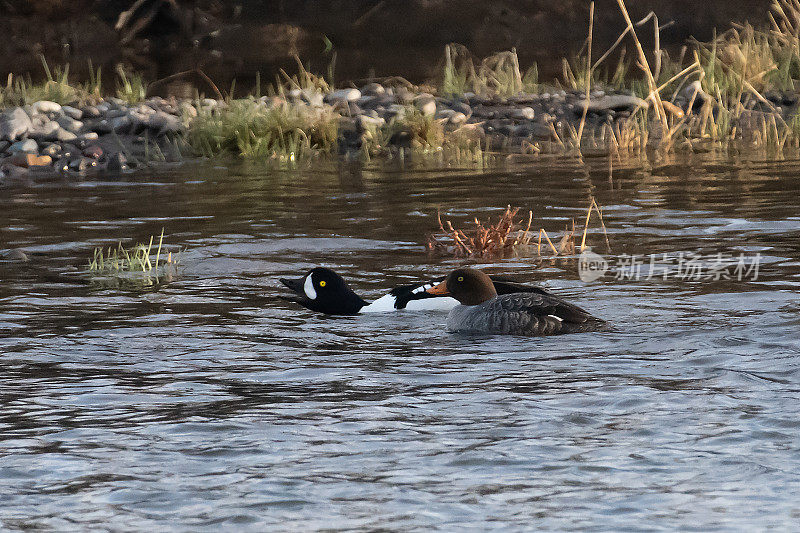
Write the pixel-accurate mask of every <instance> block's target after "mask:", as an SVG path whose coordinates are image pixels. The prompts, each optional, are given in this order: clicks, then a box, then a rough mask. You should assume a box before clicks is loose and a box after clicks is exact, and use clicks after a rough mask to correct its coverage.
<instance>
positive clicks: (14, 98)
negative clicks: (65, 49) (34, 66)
mask: <svg viewBox="0 0 800 533" xmlns="http://www.w3.org/2000/svg"><path fill="white" fill-rule="evenodd" d="M39 57H40V60H41V62H42V68H43V70H44V74H45V80H44V81H43V82H41V83H35V82H34V81H33V80H32V78H31V77H30V75H28V76H15V75H13V74H9V75H8V78H7V80H6V85H5V86H4V87H0V107H8V106H21V105H26V104H32V103H34V102H39V101H41V100H49V101H51V102H56V103H57V104H61V105H66V104H71V103H75V102H86V101H93V100H97V99H99V98H100V97H101V94H102V83H101V80H102V76H101V70H100V68H98V69H97V70H95V69H94V68H93V66H92V63H91V62H89V80H88V81H87V82H86V83H83V84H73V83H71V82H70V80H69V72H70V71H69V64H67V65H65V66H64V67H59V66H56V67H53V68H50V66H49V65H48V64H47V61H46V60H45V58H44V56H39Z"/></svg>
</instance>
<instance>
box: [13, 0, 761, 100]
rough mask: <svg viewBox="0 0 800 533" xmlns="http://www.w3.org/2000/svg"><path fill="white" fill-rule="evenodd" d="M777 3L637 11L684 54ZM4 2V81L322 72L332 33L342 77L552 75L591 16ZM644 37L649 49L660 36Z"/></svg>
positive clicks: (244, 78)
mask: <svg viewBox="0 0 800 533" xmlns="http://www.w3.org/2000/svg"><path fill="white" fill-rule="evenodd" d="M769 5H770V2H769V1H768V0H740V1H736V2H728V1H724V0H710V1H709V2H705V3H704V4H703V6H702V9H691V10H689V9H686V3H685V2H681V1H678V0H671V1H666V2H656V1H642V2H635V3H634V2H631V5H630V6H628V7H629V8H630V10H631V16H632V17H633V18H634V19H636V18H638V17H642V16H644V15H645V14H646V13H647V12H649V11H651V10H655V11H656V12H657V15H658V16H659V20H660V22H661V23H666V22H668V21H674V23H673V24H672V25H670V26H669V27H667V28H665V29H664V30H663V31H662V34H661V45H662V46H663V47H665V48H667V49H672V50H676V49H677V48H678V47H680V46H681V45H682V44H684V43H685V42H686V39H687V38H689V37H691V36H694V37H696V38H698V39H701V40H707V39H710V38H711V36H712V32H713V28H715V27H719V28H727V27H729V26H730V23H731V21H743V20H745V19H747V20H749V21H750V22H751V23H753V24H756V25H760V24H762V23H766V14H767V11H768V8H769ZM132 6H136V9H133V10H131V7H132ZM0 8H2V10H3V11H4V13H3V16H0V31H2V32H3V35H4V36H6V38H5V39H3V42H2V43H0V74H2V76H3V79H5V76H6V74H7V73H9V72H14V73H18V74H25V73H30V74H31V75H32V76H34V77H41V76H43V72H42V68H41V62H40V58H39V56H40V54H43V55H44V57H45V58H46V59H47V61H48V62H49V63H50V64H53V65H57V64H65V63H69V64H70V66H71V69H72V72H73V73H74V74H75V75H76V77H77V78H78V79H80V78H82V77H85V76H86V75H87V74H88V68H87V64H88V60H91V61H92V64H93V65H94V66H95V67H98V66H100V67H103V68H104V71H105V72H106V74H107V76H108V77H111V78H113V74H111V73H113V72H114V68H115V66H116V65H117V64H119V63H121V64H123V65H125V66H126V67H128V68H131V69H135V70H137V71H140V72H143V73H144V74H145V77H146V79H148V80H149V81H153V80H155V79H159V78H163V77H165V76H167V75H170V74H173V73H176V72H181V71H185V70H189V69H193V68H198V67H199V68H201V69H202V70H203V71H204V72H206V73H208V74H209V75H210V76H211V77H212V78H213V79H214V80H216V81H217V82H218V84H219V85H220V86H224V87H228V86H229V85H230V81H231V80H232V79H234V78H238V79H239V80H240V86H243V85H244V84H246V83H247V82H248V80H252V78H253V76H254V73H255V72H257V71H260V72H262V74H263V76H264V79H272V78H273V76H274V75H275V74H276V73H277V69H278V68H285V69H288V70H290V71H292V70H295V68H296V65H295V63H294V61H293V55H295V54H297V55H299V56H300V57H302V58H303V60H304V61H305V62H307V63H308V66H309V67H310V68H311V69H313V70H316V71H324V70H325V69H326V68H327V66H328V64H329V63H330V61H331V58H332V55H331V51H332V50H330V49H328V50H326V44H325V38H328V39H329V40H330V42H331V44H332V46H333V50H334V51H335V52H336V64H335V74H336V78H337V80H339V81H345V80H360V79H365V78H368V77H370V76H373V75H375V76H390V75H403V76H405V77H407V78H408V79H409V80H411V81H412V82H415V83H418V82H422V81H425V80H427V79H430V78H433V77H435V76H436V75H438V73H439V68H438V67H439V66H440V62H441V59H442V49H443V47H444V45H445V44H447V43H450V42H458V43H461V44H464V45H466V46H467V47H468V48H469V49H470V50H471V51H472V52H473V53H474V54H475V55H476V56H478V57H484V56H487V55H490V54H492V53H494V52H497V51H499V50H508V49H511V48H516V49H517V51H518V53H519V56H520V60H521V61H522V63H523V64H525V65H527V64H531V63H532V62H534V61H536V62H538V64H539V67H540V73H541V76H542V78H543V79H551V78H553V77H555V76H557V75H559V74H560V69H561V65H560V60H561V58H562V57H564V56H569V55H570V54H572V53H575V52H577V51H578V49H579V48H580V46H581V44H582V43H583V40H584V39H585V37H586V32H587V20H588V2H584V1H566V2H556V3H554V2H545V1H540V0H527V1H522V2H520V1H510V0H503V1H497V2H485V1H483V0H426V1H422V0H413V1H405V0H403V1H400V0H351V1H345V2H341V1H340V2H334V1H298V2H285V1H276V0H273V1H255V0H250V1H248V0H242V1H239V2H217V1H212V0H196V1H191V2H190V1H179V0H142V1H141V2H136V3H134V2H133V1H131V0H72V1H70V2H63V1H60V0H38V1H35V2H30V1H27V0H6V1H5V2H2V3H1V4H0ZM595 18H596V22H595V35H594V39H595V46H596V48H597V49H601V48H604V47H606V46H608V45H610V44H611V43H612V42H613V40H614V39H615V38H616V37H617V36H618V35H619V33H620V31H622V29H623V28H624V25H623V22H622V19H621V17H620V15H619V10H618V7H617V5H616V2H615V1H614V0H600V1H598V2H597V3H596V10H595ZM641 33H642V38H643V39H644V41H645V46H647V47H648V49H650V46H649V45H650V43H649V42H648V40H651V33H650V32H649V31H643V32H641ZM187 90H188V89H187ZM167 92H168V91H167Z"/></svg>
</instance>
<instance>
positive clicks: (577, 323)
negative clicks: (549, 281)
mask: <svg viewBox="0 0 800 533" xmlns="http://www.w3.org/2000/svg"><path fill="white" fill-rule="evenodd" d="M425 292H427V293H428V294H431V295H434V296H452V297H453V298H455V299H456V300H458V301H459V303H460V305H458V306H456V307H454V308H453V309H452V310H451V311H450V314H448V315H447V330H448V331H461V332H474V333H492V334H501V335H528V336H541V335H558V334H561V333H580V332H585V331H601V330H604V329H607V328H608V324H607V323H606V322H605V321H604V320H601V319H599V318H596V317H594V316H592V315H590V314H589V313H588V312H586V311H584V310H583V309H581V308H580V307H578V306H575V305H572V304H571V303H568V302H565V301H564V300H562V299H560V298H558V297H556V296H553V295H552V294H549V293H547V292H524V293H522V292H516V293H511V294H498V292H497V290H495V287H494V284H493V283H492V280H491V278H490V277H489V276H487V275H486V274H484V273H483V272H481V271H480V270H475V269H472V268H461V269H458V270H455V271H453V272H452V273H451V274H450V275H449V276H447V279H445V280H444V281H443V282H441V283H439V284H438V285H436V286H435V287H431V288H430V289H426V291H425Z"/></svg>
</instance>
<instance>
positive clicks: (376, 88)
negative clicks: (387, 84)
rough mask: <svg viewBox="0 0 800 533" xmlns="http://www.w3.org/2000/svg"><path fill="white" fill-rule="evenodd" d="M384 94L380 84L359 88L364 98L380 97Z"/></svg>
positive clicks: (384, 90)
mask: <svg viewBox="0 0 800 533" xmlns="http://www.w3.org/2000/svg"><path fill="white" fill-rule="evenodd" d="M385 93H386V89H384V88H383V85H381V84H380V83H375V82H373V83H368V84H366V85H365V86H364V87H362V88H361V94H363V95H366V96H380V95H382V94H385Z"/></svg>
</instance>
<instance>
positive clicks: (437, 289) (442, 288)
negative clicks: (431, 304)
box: [425, 280, 450, 296]
mask: <svg viewBox="0 0 800 533" xmlns="http://www.w3.org/2000/svg"><path fill="white" fill-rule="evenodd" d="M425 292H427V293H428V294H433V295H434V296H449V295H450V292H448V290H447V280H445V281H443V282H441V283H439V284H438V285H434V286H433V287H431V288H430V289H428V290H427V291H425Z"/></svg>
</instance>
